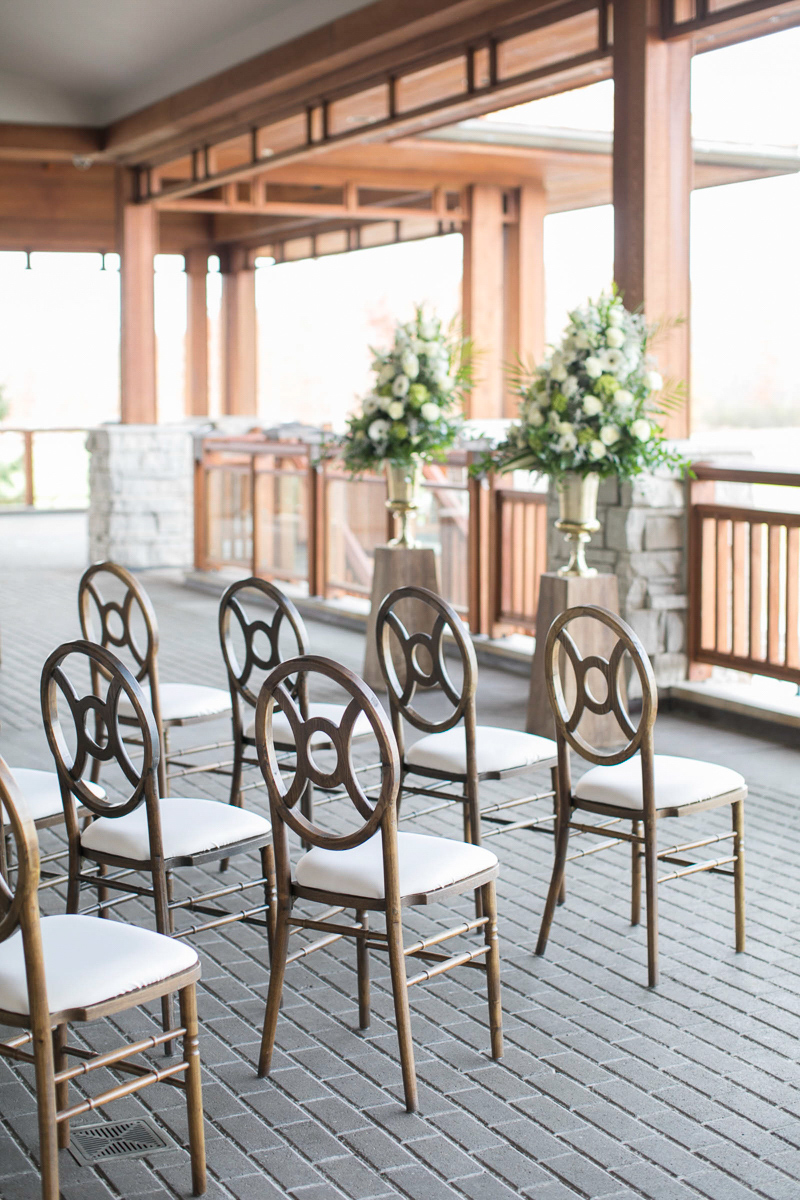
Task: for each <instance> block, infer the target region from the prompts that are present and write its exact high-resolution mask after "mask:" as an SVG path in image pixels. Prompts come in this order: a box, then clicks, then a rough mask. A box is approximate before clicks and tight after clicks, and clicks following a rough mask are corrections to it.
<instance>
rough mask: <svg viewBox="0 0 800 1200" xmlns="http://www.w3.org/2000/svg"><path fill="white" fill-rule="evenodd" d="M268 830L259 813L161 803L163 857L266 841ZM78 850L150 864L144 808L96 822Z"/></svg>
mask: <svg viewBox="0 0 800 1200" xmlns="http://www.w3.org/2000/svg"><path fill="white" fill-rule="evenodd" d="M271 829H272V827H271V825H270V823H269V821H266V820H265V819H264V818H263V817H260V816H258V814H257V813H253V812H248V811H247V809H246V808H237V807H236V806H235V805H232V804H225V803H223V802H222V801H221V800H196V799H194V797H185V796H167V797H166V798H165V799H163V800H162V801H161V838H162V841H163V844H164V857H165V858H180V857H184V856H187V855H192V854H202V853H203V852H204V851H206V850H218V849H220V847H222V846H229V845H230V844H231V843H232V842H241V841H244V840H245V839H247V838H253V837H264V838H266V837H268V836H269V834H270V832H271ZM81 845H82V846H83V847H84V849H86V850H96V851H98V852H99V853H100V854H114V855H117V856H118V857H120V858H133V859H138V860H139V861H141V860H143V859H149V857H150V840H149V837H148V831H147V811H146V809H145V806H144V804H140V805H139V807H138V808H137V809H134V811H133V812H132V813H128V815H127V816H126V817H98V818H97V820H95V821H92V823H91V825H89V826H88V828H87V829H85V830H84V831H83V833H82V834H81Z"/></svg>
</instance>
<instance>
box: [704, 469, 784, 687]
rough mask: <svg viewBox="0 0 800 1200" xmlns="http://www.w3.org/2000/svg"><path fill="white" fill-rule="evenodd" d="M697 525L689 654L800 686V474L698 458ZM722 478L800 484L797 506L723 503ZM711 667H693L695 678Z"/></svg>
mask: <svg viewBox="0 0 800 1200" xmlns="http://www.w3.org/2000/svg"><path fill="white" fill-rule="evenodd" d="M694 473H695V476H696V480H695V481H694V482H693V483H692V485H691V511H690V524H689V654H690V660H691V662H692V663H693V664H706V667H710V666H723V667H731V668H733V669H735V670H738V671H745V672H748V673H750V674H754V675H767V676H771V677H773V678H775V679H788V680H791V681H792V682H794V683H798V684H800V473H794V472H787V471H774V470H769V469H765V470H751V469H737V468H723V467H713V466H708V465H705V464H696V465H695V467H694ZM718 484H728V485H729V484H745V485H747V484H750V485H753V486H754V487H757V486H759V485H761V486H763V485H768V486H770V487H781V488H791V489H797V490H796V491H793V492H792V493H790V495H791V496H792V500H793V501H794V499H795V498H796V499H797V511H794V512H792V511H777V510H775V509H771V508H759V507H757V506H756V505H755V504H754V503H753V502H752V500H750V501H749V502H744V503H720V502H719V500H718V498H717V485H718ZM702 673H703V670H702V666H701V668H700V671H698V670H697V669H696V668H695V669H694V670H693V674H694V676H695V677H698V676H701V675H702Z"/></svg>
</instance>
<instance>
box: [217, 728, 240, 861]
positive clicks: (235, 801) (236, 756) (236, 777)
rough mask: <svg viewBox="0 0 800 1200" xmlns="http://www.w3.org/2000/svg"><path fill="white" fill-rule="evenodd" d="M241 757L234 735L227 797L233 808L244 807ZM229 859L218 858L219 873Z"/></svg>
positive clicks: (237, 741)
mask: <svg viewBox="0 0 800 1200" xmlns="http://www.w3.org/2000/svg"><path fill="white" fill-rule="evenodd" d="M243 758H244V747H243V746H242V745H241V744H240V742H239V740H238V739H237V738H236V736H235V735H234V742H233V768H232V770H231V794H230V797H229V798H228V803H229V804H232V805H233V806H234V808H243V807H244V804H243V801H242V769H243V765H244V764H243V762H242V759H243ZM230 861H231V860H230V859H229V858H223V859H220V864H219V870H220V874H224V872H225V871H227V869H228V865H229V863H230Z"/></svg>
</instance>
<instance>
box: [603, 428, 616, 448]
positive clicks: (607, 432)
mask: <svg viewBox="0 0 800 1200" xmlns="http://www.w3.org/2000/svg"><path fill="white" fill-rule="evenodd" d="M619 439H620V432H619V429H618V428H617V426H616V425H604V426H603V428H602V429H601V430H600V441H601V442H602V443H603V445H604V446H613V445H614V443H615V442H618V441H619Z"/></svg>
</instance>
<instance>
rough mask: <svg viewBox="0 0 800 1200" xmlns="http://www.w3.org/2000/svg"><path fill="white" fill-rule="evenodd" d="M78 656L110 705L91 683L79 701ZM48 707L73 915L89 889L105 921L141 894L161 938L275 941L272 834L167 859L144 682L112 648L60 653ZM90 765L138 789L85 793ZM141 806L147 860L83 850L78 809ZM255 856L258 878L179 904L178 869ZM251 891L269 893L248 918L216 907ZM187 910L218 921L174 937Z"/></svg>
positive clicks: (44, 693) (50, 665) (118, 811)
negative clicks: (130, 744)
mask: <svg viewBox="0 0 800 1200" xmlns="http://www.w3.org/2000/svg"><path fill="white" fill-rule="evenodd" d="M71 655H76V656H79V657H82V658H83V659H85V660H88V663H89V664H90V671H91V673H92V676H93V678H94V677H101V678H103V679H107V680H108V690H107V693H106V697H105V699H103V698H102V697H100V696H98V695H97V693H96V691H95V690H94V685H93V690H92V692H91V693H89V695H87V696H83V697H80V696H78V694H77V693H76V691H75V689H74V688H73V686H72V684H71V682H70V680H69V678H68V677H67V675H66V673H65V671H64V669H63V666H62V664H63V663H64V662H65V660H66V659H68V658H69V657H70V656H71ZM59 691H60V692H61V694H62V695H63V696H64V698H65V700H66V702H67V705H68V707H69V710H70V712H71V715H72V720H73V724H74V736H75V752H74V754H70V752H69V750H68V747H67V742H66V739H65V737H64V733H63V730H62V726H61V720H60V717H59V713H58V698H57V696H58V692H59ZM123 695H124V696H126V697H127V699H128V701H129V703H130V704H131V705H132V707H133V709H134V712H135V714H136V719H137V723H138V726H137V737H136V745H137V746H138V747H139V748H140V749H141V760H139V756H138V755H137V761H136V762H135V763H134V761H133V759H132V758H131V756H130V754H129V753H128V750H127V747H126V741H125V739H123V737H122V733H121V730H120V728H119V725H120V724H121V722H120V718H119V714H118V708H119V702H120V699H121V698H122V696H123ZM41 702H42V719H43V722H44V729H45V734H46V736H47V741H48V745H49V746H50V750H51V752H52V754H53V758H54V759H55V763H56V770H57V772H58V777H59V782H60V784H61V796H62V800H63V803H64V815H65V819H66V825H67V837H68V841H69V886H68V888H67V912H69V913H76V912H78V910H79V902H80V892H81V889H82V888H85V887H89V888H94V889H96V890H97V893H98V901H97V903H96V904H94V905H92V906H91V907H89V908H87V909H84V910H82V911H83V912H84V913H93V912H99V913H100V915H101V916H106V915H107V914H108V912H109V911H110V909H111V908H112V907H115V906H116V905H118V904H121V903H124V902H125V901H126V900H129V899H132V898H134V897H137V896H138V897H140V898H141V897H143V898H147V899H151V900H152V901H153V905H154V909H155V925H156V929H157V931H158V932H159V933H163V934H166V935H167V936H170V937H176V938H184V937H190V936H191V935H193V934H196V933H200V932H203V931H205V930H207V929H215V928H218V927H219V926H221V925H228V924H231V922H233V921H243V922H245V923H246V924H251V925H258V926H259V927H262V928H265V929H266V932H267V935H268V938H269V939H271V937H272V929H273V925H274V915H273V914H274V904H273V895H274V877H275V869H274V858H273V853H272V841H271V836H267V837H263V836H259V837H251V838H247V839H242V840H241V841H239V842H235V843H233V844H228V845H226V846H225V847H223V848H222V849H209V850H207V851H204V852H202V853H199V854H192V855H188V854H184V855H179V856H174V857H169V858H168V857H166V856H165V854H164V848H163V843H162V837H161V816H160V800H159V787H158V761H159V754H160V746H159V741H158V729H157V727H156V721H155V717H154V716H153V713H152V710H151V709H150V707H149V705H148V703H147V699H146V697H145V694H144V692H143V691H142V688H141V686H140V684H139V683H137V681H136V680H135V679H134V677H133V675H132V674H131V672H130V671H129V670H128V668H127V667H126V666H125V664H124V663H122V662H121V661H120V660H119V659H118V658H117V657H116V656H115V655H114V654H112V653H111V651H109V650H105V649H104V648H103V647H102V646H98V645H97V644H96V643H94V642H87V641H74V642H66V643H64V645H62V646H59V647H58V648H57V649H56V650H54V651H53V653H52V654H51V655H50V656H49V657H48V659H47V661H46V662H45V664H44V667H43V668H42V680H41ZM90 716H91V718H93V720H94V725H95V731H97V730H101V731H103V736H102V739H101V740H100V741H98V734H97V732H95V735H92V734H91V733H90V732H89V730H88V728H87V722H88V721H89V719H90ZM89 760H92V761H94V760H99V761H100V762H101V763H110V762H112V761H113V762H115V763H116V764H117V765H118V766H119V768H120V769H121V770H122V772H123V774H124V776H125V778H126V779H127V781H128V783H129V784H130V787H131V789H132V790H131V792H130V794H129V796H128V797H127V798H126V799H123V800H121V801H114V800H111V799H108V798H107V799H106V800H98V798H97V797H96V796H95V795H94V794H93V793H92V792H91V791H90V790H89V788H87V786H86V784H85V782H84V779H83V776H84V775H85V773H86V768H87V764H88V763H89ZM142 804H144V805H145V807H146V811H147V825H148V835H149V843H150V857H149V858H146V859H133V858H123V857H121V856H118V855H114V854H107V853H102V852H100V851H96V850H92V849H86V847H84V846H83V844H82V842H81V833H80V827H79V822H78V812H77V806H78V805H81V806H82V807H83V808H84V809H86V810H88V811H89V812H90V813H91V814H92V816H93V817H111V818H115V817H123V816H126V815H127V814H128V813H131V812H133V811H134V809H136V808H138V807H139V806H140V805H142ZM251 850H258V851H259V855H260V861H261V876H260V878H258V879H254V880H248V881H246V882H243V883H237V884H233V885H231V886H229V887H224V888H217V889H215V890H214V891H211V892H205V893H203V894H202V895H199V896H190V897H189V898H188V899H181V900H175V899H173V897H172V872H173V871H174V869H175V868H176V867H192V866H200V865H202V864H203V863H207V862H215V861H219V860H221V859H223V858H226V859H227V858H229V857H232V855H233V854H241V853H247V852H248V851H251ZM84 859H86V860H88V861H89V862H91V863H94V864H96V866H97V870H96V871H91V872H89V871H85V870H84V869H83V866H82V862H83V860H84ZM109 868H116V871H115V872H114V873H111V874H109ZM137 872H142V873H145V874H149V875H150V878H151V884H150V886H149V887H148V886H145V885H143V884H138V883H134V882H132V881H131V879H130V878H129V876H130V875H131V873H137ZM254 887H262V888H263V889H264V903H263V904H258V905H254V906H252V907H251V908H248V909H245V910H244V911H242V912H238V913H231V912H229V911H227V910H225V909H222V908H220V907H218V906H217V905H216V903H215V902H216V901H218V900H220V899H222V898H223V897H225V896H229V895H233V894H234V893H237V894H238V893H240V892H245V891H249V890H250V889H251V888H254ZM109 889H110V890H114V891H118V892H120V893H121V895H120V896H119V897H118V898H115V899H109V897H108V891H109ZM181 909H190V910H191V911H192V912H194V913H200V914H202V915H204V916H209V917H211V918H212V919H211V920H208V921H204V922H202V923H201V924H199V925H192V926H191V927H189V928H187V929H181V930H178V931H176V930H175V928H174V914H175V912H176V911H179V910H181ZM261 914H263V916H262V915H261ZM163 1008H164V1022H165V1028H166V1027H167V1026H168V1023H169V1021H170V1019H171V1009H170V1002H169V999H168V998H166V999H165V1000H164V1001H163Z"/></svg>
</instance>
